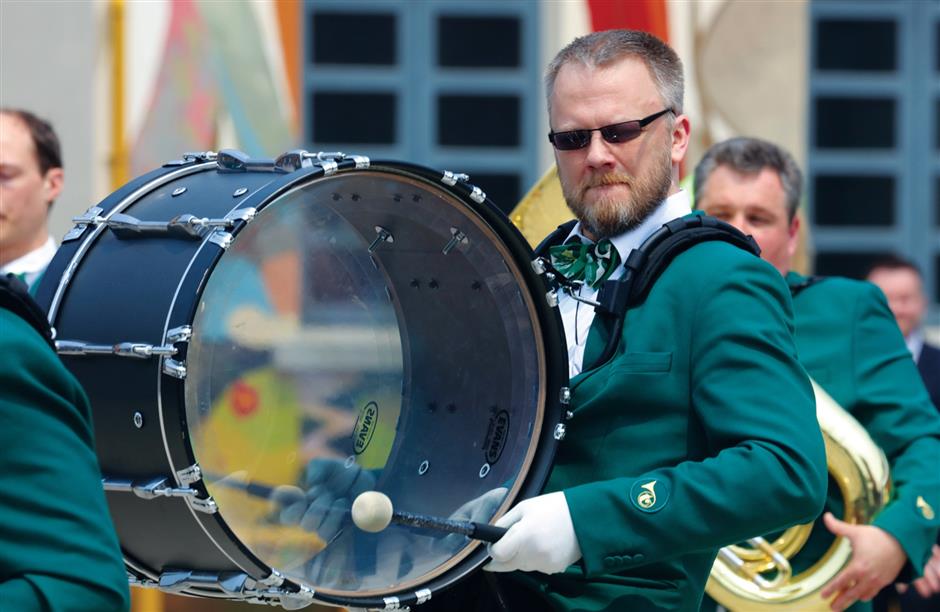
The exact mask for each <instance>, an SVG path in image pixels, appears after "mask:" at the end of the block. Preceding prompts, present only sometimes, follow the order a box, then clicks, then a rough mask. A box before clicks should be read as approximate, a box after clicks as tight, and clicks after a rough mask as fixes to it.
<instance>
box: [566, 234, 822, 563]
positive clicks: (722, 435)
mask: <svg viewBox="0 0 940 612" xmlns="http://www.w3.org/2000/svg"><path fill="white" fill-rule="evenodd" d="M715 248H717V249H722V248H724V251H720V250H719V251H717V252H718V253H727V251H728V249H727V248H726V246H725V247H715ZM734 251H736V253H737V254H735V255H733V256H730V257H729V256H727V254H726V255H725V256H723V257H709V256H703V254H704V255H709V254H710V253H712V252H714V249H712V248H710V247H709V250H703V249H701V247H700V248H699V249H698V255H696V254H695V251H690V252H687V253H685V254H683V255H681V256H680V257H679V258H677V259H676V260H675V262H674V263H673V264H672V266H677V265H679V266H680V269H681V268H683V267H684V268H685V269H686V270H687V273H688V275H689V276H688V277H686V279H687V280H686V283H685V284H686V285H687V289H685V288H684V289H683V293H684V296H685V298H686V299H687V300H688V301H687V303H685V304H682V305H681V306H678V307H677V308H676V311H675V313H672V314H671V316H687V317H689V319H688V320H692V321H694V326H693V328H692V333H691V337H690V340H689V345H688V346H686V347H676V352H677V354H682V355H683V358H682V361H683V362H684V360H685V359H688V362H687V364H686V365H683V363H677V364H675V365H676V367H677V368H680V369H681V368H683V367H687V368H688V377H687V378H688V380H687V382H686V381H681V383H680V384H683V385H686V384H687V390H688V393H689V400H688V401H689V414H688V421H689V425H688V428H689V430H690V431H692V430H696V429H699V428H700V429H701V430H702V431H703V432H704V436H702V437H703V438H704V440H706V442H705V450H704V452H703V453H702V456H701V457H690V459H689V460H687V461H684V462H681V463H679V464H678V465H675V466H671V467H662V468H659V469H654V470H652V471H649V472H647V473H644V474H634V475H629V476H626V477H623V478H616V479H613V480H606V481H600V482H593V483H588V484H584V485H580V486H575V487H572V488H569V489H566V490H565V494H566V497H567V500H568V504H569V508H570V510H571V515H572V520H573V524H574V527H575V532H576V534H577V536H578V541H579V544H580V545H581V550H582V553H583V555H584V556H583V559H582V564H583V569H584V571H585V573H586V574H587V575H588V576H594V575H599V574H603V573H609V572H611V571H619V570H622V569H625V568H628V567H633V566H638V565H643V564H646V563H654V562H658V561H662V560H665V559H669V558H672V557H677V556H681V555H686V554H689V553H693V552H702V551H714V550H716V549H718V548H720V547H722V546H725V545H728V544H731V543H734V542H738V541H741V540H744V539H746V538H748V537H752V536H754V535H755V534H760V533H768V532H771V531H774V530H776V529H780V528H784V527H788V526H790V525H793V524H797V523H800V522H805V521H809V520H812V519H814V518H816V516H818V514H819V512H820V511H821V510H822V507H823V503H824V501H825V493H826V482H827V480H826V458H825V448H824V445H823V441H822V435H821V433H820V431H819V426H818V424H817V422H816V413H815V404H814V400H813V394H812V390H811V387H810V384H809V381H808V378H807V376H806V374H805V372H804V370H803V368H802V366H800V365H799V363H798V362H797V359H796V349H795V346H794V343H793V339H792V304H791V301H790V297H789V292H788V290H787V287H786V285H785V284H784V282H783V280H782V278H781V277H780V275H779V274H778V273H777V272H776V271H775V270H774V269H773V268H771V267H770V266H769V265H768V264H766V263H765V262H762V261H761V260H759V259H758V258H756V257H752V256H750V255H747V254H745V253H743V252H740V251H737V250H736V249H735V250H734ZM690 257H691V258H693V259H689V258H690ZM682 261H684V262H685V263H684V264H682V263H680V262H682ZM702 261H706V262H708V263H707V265H703V264H701V262H702ZM662 280H663V279H662V278H661V279H660V281H658V282H662ZM628 316H629V314H628ZM627 341H628V342H629V339H627ZM693 437H698V436H697V435H692V434H689V435H688V439H689V440H691V439H692V438H693ZM654 442H655V443H657V444H682V441H681V440H656V441H654ZM636 452H642V451H641V449H637V451H636ZM694 454H696V453H695V451H694V450H693V449H691V448H690V455H694ZM600 520H603V521H604V528H603V529H600V528H598V527H597V523H598V521H600ZM708 558H709V559H710V558H711V557H708ZM709 567H710V564H709ZM705 571H706V572H707V569H705Z"/></svg>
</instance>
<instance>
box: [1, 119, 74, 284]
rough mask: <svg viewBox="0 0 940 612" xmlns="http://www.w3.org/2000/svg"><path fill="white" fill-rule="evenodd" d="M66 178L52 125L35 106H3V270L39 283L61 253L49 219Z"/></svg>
mask: <svg viewBox="0 0 940 612" xmlns="http://www.w3.org/2000/svg"><path fill="white" fill-rule="evenodd" d="M63 181H64V171H63V169H62V155H61V151H60V147H59V138H58V136H56V133H55V131H54V130H53V129H52V126H51V125H49V123H48V122H46V121H44V120H43V119H40V118H39V117H37V116H36V115H34V114H32V113H30V112H29V111H25V110H20V109H12V108H0V274H8V273H10V274H15V275H16V276H18V277H19V278H20V279H21V280H23V281H24V282H25V283H26V284H27V285H29V286H33V285H35V284H36V281H37V280H38V278H39V276H40V275H41V274H42V272H43V271H44V270H45V269H46V266H47V265H48V264H49V262H50V261H51V260H52V257H53V256H54V255H55V252H56V244H55V240H53V238H52V236H51V235H49V229H48V220H49V210H50V209H51V208H52V203H53V202H54V201H55V199H56V198H57V197H59V194H60V193H61V192H62V184H63Z"/></svg>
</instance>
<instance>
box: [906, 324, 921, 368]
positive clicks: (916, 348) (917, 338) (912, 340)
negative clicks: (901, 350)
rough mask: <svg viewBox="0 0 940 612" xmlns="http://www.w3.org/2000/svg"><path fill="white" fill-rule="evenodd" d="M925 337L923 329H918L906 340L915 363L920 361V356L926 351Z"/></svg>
mask: <svg viewBox="0 0 940 612" xmlns="http://www.w3.org/2000/svg"><path fill="white" fill-rule="evenodd" d="M925 335H926V334H924V330H923V328H917V329H915V330H914V331H912V332H911V333H910V334H909V335H908V336H907V338H905V339H904V343H905V344H907V350H909V351H910V352H911V356H912V357H913V358H914V363H917V362H918V361H919V360H920V354H921V352H922V351H923V350H924V340H925Z"/></svg>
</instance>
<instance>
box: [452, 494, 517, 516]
mask: <svg viewBox="0 0 940 612" xmlns="http://www.w3.org/2000/svg"><path fill="white" fill-rule="evenodd" d="M508 492H509V489H507V488H506V487H498V488H496V489H490V490H489V491H487V492H486V493H484V494H483V495H481V496H479V497H476V498H474V499H471V500H470V501H468V502H467V503H465V504H464V505H462V506H460V507H459V508H457V509H456V510H454V512H453V514H451V515H450V518H451V519H453V520H455V521H474V522H476V523H489V522H490V519H492V518H493V515H494V514H496V509H497V508H499V505H500V504H501V503H503V500H504V499H506V493H508Z"/></svg>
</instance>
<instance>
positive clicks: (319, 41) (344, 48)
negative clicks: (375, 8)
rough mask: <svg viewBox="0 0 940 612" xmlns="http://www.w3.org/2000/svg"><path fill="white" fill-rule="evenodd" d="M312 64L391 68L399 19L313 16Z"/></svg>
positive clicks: (367, 15)
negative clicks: (396, 21)
mask: <svg viewBox="0 0 940 612" xmlns="http://www.w3.org/2000/svg"><path fill="white" fill-rule="evenodd" d="M309 32H310V61H311V62H313V63H314V64H370V65H375V64H378V65H383V66H384V65H391V64H394V63H395V62H396V57H395V15H386V14H376V13H320V12H317V13H313V16H312V17H311V25H310V30H309Z"/></svg>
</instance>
